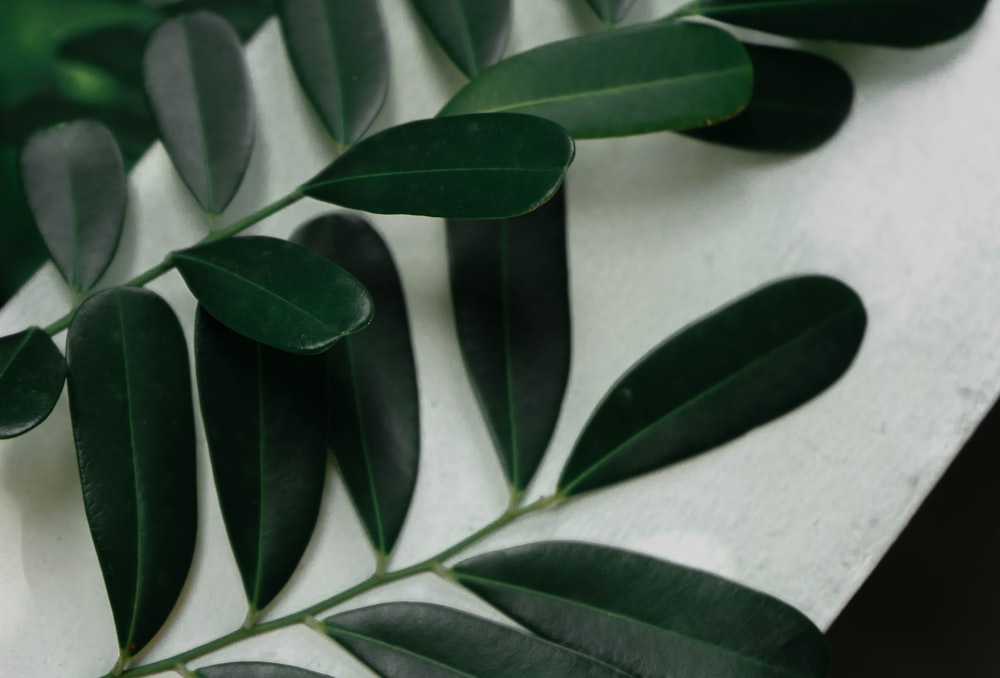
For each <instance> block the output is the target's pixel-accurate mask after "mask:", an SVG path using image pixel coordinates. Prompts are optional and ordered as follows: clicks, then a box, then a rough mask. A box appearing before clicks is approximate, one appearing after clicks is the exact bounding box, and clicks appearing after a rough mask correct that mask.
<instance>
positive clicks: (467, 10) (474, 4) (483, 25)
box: [413, 0, 511, 78]
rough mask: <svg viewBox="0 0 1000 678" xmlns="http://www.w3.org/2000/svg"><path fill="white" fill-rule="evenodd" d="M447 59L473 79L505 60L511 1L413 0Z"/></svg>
mask: <svg viewBox="0 0 1000 678" xmlns="http://www.w3.org/2000/svg"><path fill="white" fill-rule="evenodd" d="M413 6H414V7H416V8H417V12H418V13H419V14H420V17H421V18H422V19H423V20H424V23H426V24H427V28H429V29H430V31H431V33H432V34H433V35H434V39H435V40H437V41H438V44H440V45H441V47H442V48H443V49H444V51H445V53H446V54H447V55H448V58H449V59H451V60H452V61H453V62H454V63H455V65H456V66H458V67H459V69H461V71H462V72H463V73H465V74H466V75H467V76H469V77H470V78H474V77H476V76H477V75H479V72H480V71H481V70H483V69H484V68H486V67H488V66H492V65H493V64H495V63H496V62H498V61H500V59H501V58H503V51H504V49H506V47H507V39H508V38H509V37H510V24H511V9H510V0H413Z"/></svg>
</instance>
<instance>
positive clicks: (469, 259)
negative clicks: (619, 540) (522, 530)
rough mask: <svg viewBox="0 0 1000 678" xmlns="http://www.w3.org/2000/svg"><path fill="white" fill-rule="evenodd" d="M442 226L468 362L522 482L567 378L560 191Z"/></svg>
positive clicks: (549, 428)
mask: <svg viewBox="0 0 1000 678" xmlns="http://www.w3.org/2000/svg"><path fill="white" fill-rule="evenodd" d="M447 235H448V266H449V270H450V273H451V295H452V302H453V304H454V308H455V326H456V328H457V330H458V339H459V344H460V346H461V348H462V357H463V358H464V360H465V368H466V370H467V371H468V373H469V376H470V378H471V380H472V386H473V389H474V390H475V392H476V395H477V396H478V399H479V405H480V407H481V408H482V410H483V414H484V415H485V417H486V421H487V424H488V425H489V428H490V432H491V434H492V436H493V440H494V443H495V444H496V448H497V452H498V454H499V456H500V463H501V465H502V466H503V469H504V474H505V475H506V477H507V482H508V483H509V484H510V486H511V487H512V488H514V489H516V490H519V491H520V490H524V488H525V487H527V485H528V483H529V482H531V478H532V476H533V475H534V472H535V470H536V469H537V468H538V464H539V463H540V462H541V460H542V455H544V454H545V450H546V448H547V447H548V444H549V440H550V439H551V438H552V432H553V430H554V429H555V426H556V420H557V419H558V418H559V409H560V406H561V405H562V399H563V394H564V393H565V391H566V382H567V380H568V379H569V364H570V342H571V336H570V311H569V274H568V270H567V263H566V197H565V191H559V192H558V193H556V195H555V197H553V198H552V200H550V201H549V202H547V203H546V204H544V205H542V206H541V207H540V208H538V209H537V210H536V211H534V212H531V213H529V214H526V215H524V216H521V217H515V218H513V219H502V220H495V221H456V220H450V221H449V222H448V224H447Z"/></svg>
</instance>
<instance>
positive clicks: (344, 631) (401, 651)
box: [327, 622, 477, 678]
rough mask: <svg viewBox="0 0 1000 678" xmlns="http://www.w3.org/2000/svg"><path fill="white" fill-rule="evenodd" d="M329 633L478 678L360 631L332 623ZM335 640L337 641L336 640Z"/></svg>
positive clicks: (460, 674)
mask: <svg viewBox="0 0 1000 678" xmlns="http://www.w3.org/2000/svg"><path fill="white" fill-rule="evenodd" d="M327 633H329V634H331V635H336V634H339V633H342V634H343V635H345V636H350V637H352V638H357V639H359V640H362V641H365V642H367V643H370V644H372V645H377V646H378V647H384V648H387V649H389V650H392V651H394V652H398V653H399V654H405V655H407V656H409V657H414V658H416V659H419V660H420V661H422V662H426V663H427V664H430V665H431V666H436V667H438V668H441V669H444V670H445V671H448V672H449V673H453V674H455V675H456V676H462V677H463V678H477V676H475V675H474V674H471V673H466V672H465V671H462V670H460V669H456V668H454V667H452V666H448V665H447V664H442V663H441V662H439V661H438V660H436V659H433V658H431V657H428V656H426V655H422V654H420V653H418V652H414V651H413V650H410V649H407V648H405V647H402V646H399V645H393V644H392V643H389V642H387V641H384V640H381V639H379V638H375V637H374V636H367V635H365V634H363V633H359V632H358V631H353V630H350V629H347V628H344V627H343V626H335V625H333V624H331V623H330V622H327ZM334 640H336V639H334ZM352 654H353V653H352ZM365 663H366V664H367V662H365Z"/></svg>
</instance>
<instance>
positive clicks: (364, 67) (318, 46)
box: [276, 0, 389, 146]
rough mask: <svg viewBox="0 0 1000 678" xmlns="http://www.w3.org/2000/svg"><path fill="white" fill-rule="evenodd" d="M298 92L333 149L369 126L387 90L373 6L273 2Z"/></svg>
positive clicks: (347, 0)
mask: <svg viewBox="0 0 1000 678" xmlns="http://www.w3.org/2000/svg"><path fill="white" fill-rule="evenodd" d="M276 6H277V10H278V17H279V18H280V19H281V30H282V34H283V35H284V36H285V47H286V48H287V50H288V56H289V57H290V58H291V61H292V66H293V67H294V68H295V73H296V75H297V76H298V79H299V82H300V83H301V84H302V89H303V90H305V93H306V95H307V96H308V97H309V100H310V101H312V104H313V106H314V107H315V108H316V112H317V113H319V117H320V118H321V119H322V120H323V124H325V125H326V127H327V129H328V130H330V134H332V135H333V138H334V139H336V140H337V142H338V143H340V144H342V145H345V146H349V145H351V144H353V143H354V142H355V141H357V140H358V139H360V138H361V136H362V135H363V134H364V133H365V131H367V129H368V128H369V127H370V126H371V124H372V122H373V121H374V120H375V116H377V115H378V112H379V110H381V108H382V104H383V103H384V102H385V95H386V91H387V90H388V87H389V49H388V44H387V39H386V34H385V26H384V25H383V23H382V15H381V13H380V12H379V6H378V2H376V0H277V2H276Z"/></svg>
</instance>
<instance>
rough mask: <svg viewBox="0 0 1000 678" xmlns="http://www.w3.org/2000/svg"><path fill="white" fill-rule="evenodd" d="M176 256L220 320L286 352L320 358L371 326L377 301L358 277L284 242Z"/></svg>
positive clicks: (239, 243) (244, 242)
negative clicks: (333, 347) (317, 355)
mask: <svg viewBox="0 0 1000 678" xmlns="http://www.w3.org/2000/svg"><path fill="white" fill-rule="evenodd" d="M171 256H172V257H173V261H174V263H175V264H176V265H177V270H179V271H180V273H181V276H183V278H184V282H186V283H187V285H188V287H189V288H190V289H191V292H192V293H193V294H194V296H195V297H196V298H197V299H198V301H199V302H201V304H202V305H203V306H204V307H205V310H207V311H208V312H209V313H211V314H212V316H213V317H214V318H216V319H217V320H219V321H221V322H222V323H223V324H224V325H226V326H227V327H229V328H230V329H232V330H234V331H236V332H239V333H240V334H242V335H243V336H245V337H249V338H250V339H253V340H254V341H258V342H260V343H262V344H266V345H268V346H271V347H273V348H276V349H279V350H281V351H288V352H289V353H302V354H307V353H319V352H321V351H325V350H326V349H328V348H330V346H332V345H333V344H334V342H336V341H337V340H338V339H340V338H341V337H344V336H346V335H348V334H351V333H352V332H357V331H358V330H361V329H363V328H364V327H365V326H367V325H368V323H369V322H371V318H372V300H371V297H370V296H369V295H368V291H367V290H365V288H364V287H362V286H361V284H360V283H359V282H358V281H357V280H355V279H354V277H353V276H351V275H350V274H348V273H347V272H345V271H344V270H343V269H342V268H340V267H339V266H335V265H334V264H331V263H330V262H328V261H327V260H325V259H323V257H320V256H318V255H316V254H313V253H312V252H310V251H309V250H307V249H305V248H304V247H299V246H298V245H295V244H292V243H290V242H287V241H284V240H280V239H278V238H269V237H264V236H248V237H242V238H229V239H226V240H219V241H216V242H213V243H209V244H205V245H197V246H195V247H192V248H190V249H186V250H181V251H180V252H174V253H173V255H171Z"/></svg>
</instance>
